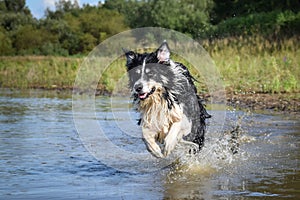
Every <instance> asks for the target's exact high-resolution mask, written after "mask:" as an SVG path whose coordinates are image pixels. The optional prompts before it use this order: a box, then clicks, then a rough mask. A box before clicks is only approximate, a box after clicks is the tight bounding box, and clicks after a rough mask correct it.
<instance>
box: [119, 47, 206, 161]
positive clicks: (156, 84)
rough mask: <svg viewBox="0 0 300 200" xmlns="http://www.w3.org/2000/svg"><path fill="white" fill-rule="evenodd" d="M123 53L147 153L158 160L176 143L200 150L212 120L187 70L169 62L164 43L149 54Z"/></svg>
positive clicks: (167, 50) (182, 66)
mask: <svg viewBox="0 0 300 200" xmlns="http://www.w3.org/2000/svg"><path fill="white" fill-rule="evenodd" d="M124 52H125V56H126V59H127V62H126V66H127V72H128V75H129V86H130V88H131V92H132V96H133V102H134V105H135V108H136V109H137V111H138V112H140V114H141V119H140V124H141V126H142V133H143V139H144V142H145V144H146V147H147V149H148V150H149V152H150V153H151V154H152V155H154V156H155V157H158V158H163V157H166V156H168V155H169V154H170V153H171V152H172V150H173V149H174V148H175V146H176V144H177V143H178V142H183V143H188V144H192V145H195V146H196V149H197V150H200V149H201V147H202V146H203V142H204V134H205V119H206V118H209V117H211V116H210V115H209V114H208V113H207V112H206V110H205V108H204V106H203V105H202V103H201V101H200V98H199V97H198V95H197V90H196V87H195V85H194V83H193V81H194V80H195V79H194V78H193V77H192V76H191V75H190V73H189V71H188V69H187V68H186V67H185V66H184V65H183V64H181V63H176V62H173V61H172V60H171V59H170V49H169V46H168V44H167V43H166V42H163V43H162V45H161V46H160V47H159V48H158V49H157V50H156V51H154V52H151V53H143V54H139V53H135V52H133V51H128V50H124ZM159 143H161V144H162V145H159ZM161 146H162V149H161Z"/></svg>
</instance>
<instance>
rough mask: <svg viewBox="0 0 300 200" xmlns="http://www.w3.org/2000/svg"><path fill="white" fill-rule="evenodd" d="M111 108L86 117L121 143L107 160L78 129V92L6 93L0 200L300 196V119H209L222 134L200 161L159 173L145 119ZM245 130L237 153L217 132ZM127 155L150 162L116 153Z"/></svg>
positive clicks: (106, 102)
mask: <svg viewBox="0 0 300 200" xmlns="http://www.w3.org/2000/svg"><path fill="white" fill-rule="evenodd" d="M111 102H112V101H111V99H110V98H107V97H96V99H95V105H96V108H95V110H96V114H95V116H89V115H87V113H81V114H80V113H79V114H80V115H81V118H82V119H83V120H85V119H90V120H94V121H96V122H97V123H98V124H99V126H101V127H102V128H103V130H104V132H105V134H106V136H107V138H108V139H109V140H110V141H112V142H113V143H114V145H115V146H116V147H117V148H115V149H106V152H105V153H106V154H107V155H109V156H107V157H106V158H104V160H101V159H99V157H98V159H96V158H95V157H94V156H92V155H93V152H89V151H88V150H87V149H86V148H85V147H87V146H86V145H88V144H86V143H84V142H83V141H84V139H83V138H82V136H83V135H82V133H79V134H78V132H77V131H78V129H76V128H75V125H74V120H73V117H74V116H73V112H72V96H71V95H69V94H58V93H56V92H45V91H36V90H33V91H26V92H20V91H9V90H1V92H0V121H1V126H0V199H42V198H45V199H299V198H300V181H299V180H300V173H299V158H300V155H299V140H300V139H299V133H300V122H299V119H297V118H295V117H293V116H287V115H278V114H257V113H244V112H242V111H226V120H225V125H224V127H223V125H222V124H221V125H220V124H219V121H218V120H214V119H212V120H210V121H209V127H212V129H210V130H211V131H209V133H208V135H207V140H206V145H205V148H204V149H203V150H202V151H201V153H200V154H199V155H196V156H187V157H183V158H181V159H180V164H177V165H175V166H173V167H165V168H163V169H160V170H149V168H151V167H152V165H151V163H150V162H155V161H154V160H153V159H152V158H151V157H150V158H149V157H148V156H149V155H148V152H147V151H146V150H145V146H144V144H143V143H142V140H141V138H140V137H139V134H140V131H139V129H138V127H137V126H136V125H135V122H136V121H135V120H136V119H137V118H138V115H137V114H136V113H135V112H133V111H132V110H131V109H130V103H128V99H126V98H123V99H122V98H121V99H117V100H114V107H113V110H112V109H111ZM220 112H223V111H210V113H212V114H213V115H214V116H216V115H218V114H219V113H220ZM77 114H78V113H77ZM241 116H242V117H243V118H242V119H241V120H238V119H239V117H241ZM237 125H239V126H240V127H241V128H240V131H239V139H238V141H237V142H238V144H239V147H238V153H237V154H234V155H233V154H232V153H231V151H230V147H231V145H232V144H231V143H230V142H229V140H230V134H226V133H224V134H223V133H222V134H220V132H219V133H216V132H215V129H214V127H221V126H222V127H221V128H222V130H223V131H224V132H226V131H230V130H232V128H234V127H236V126H237ZM132 129H134V130H132ZM216 129H218V128H216ZM91 132H92V130H91ZM80 138H81V139H80ZM95 141H96V140H95ZM91 144H92V143H91ZM92 145H96V146H97V145H99V144H98V143H96V142H95V144H92ZM92 145H91V146H92ZM101 145H102V144H101ZM92 147H93V146H92ZM88 148H89V147H88ZM117 149H123V150H125V152H131V153H132V154H133V155H142V156H141V158H147V159H148V158H149V159H148V160H144V161H143V160H138V159H134V158H133V157H130V156H128V157H127V156H123V155H120V154H118V155H116V154H114V153H115V152H118V151H117ZM101 156H103V155H101ZM101 158H102V157H101ZM128 158H130V159H131V160H128ZM107 159H108V160H107ZM108 161H109V162H108ZM130 166H131V168H130ZM155 166H156V165H155ZM159 166H160V165H159ZM156 167H157V166H156ZM142 169H145V170H142Z"/></svg>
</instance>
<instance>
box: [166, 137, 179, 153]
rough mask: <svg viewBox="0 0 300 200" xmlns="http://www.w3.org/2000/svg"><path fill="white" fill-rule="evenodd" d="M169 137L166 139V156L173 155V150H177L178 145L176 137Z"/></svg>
mask: <svg viewBox="0 0 300 200" xmlns="http://www.w3.org/2000/svg"><path fill="white" fill-rule="evenodd" d="M168 136H169V137H168ZM168 136H167V137H166V138H165V148H164V155H165V156H168V155H169V154H170V153H171V151H173V149H174V148H175V146H176V143H177V138H176V137H172V136H170V135H168Z"/></svg>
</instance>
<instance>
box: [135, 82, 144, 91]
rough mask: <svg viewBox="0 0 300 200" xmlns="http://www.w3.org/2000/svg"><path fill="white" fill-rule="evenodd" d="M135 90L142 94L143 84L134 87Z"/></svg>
mask: <svg viewBox="0 0 300 200" xmlns="http://www.w3.org/2000/svg"><path fill="white" fill-rule="evenodd" d="M134 89H135V91H136V92H140V91H142V89H143V85H142V84H141V83H140V84H136V85H135V86H134Z"/></svg>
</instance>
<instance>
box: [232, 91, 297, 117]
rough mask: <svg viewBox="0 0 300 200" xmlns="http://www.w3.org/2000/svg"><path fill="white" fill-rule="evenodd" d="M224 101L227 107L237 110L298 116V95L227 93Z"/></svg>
mask: <svg viewBox="0 0 300 200" xmlns="http://www.w3.org/2000/svg"><path fill="white" fill-rule="evenodd" d="M226 100H227V104H228V105H229V106H231V107H235V108H239V109H249V110H251V111H275V112H284V113H292V114H297V115H298V114H300V93H282V94H276V93H275V94H268V93H254V92H253V93H235V92H227V95H226Z"/></svg>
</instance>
